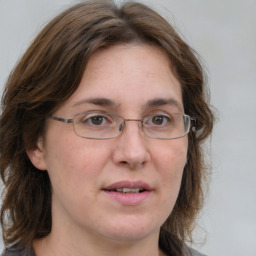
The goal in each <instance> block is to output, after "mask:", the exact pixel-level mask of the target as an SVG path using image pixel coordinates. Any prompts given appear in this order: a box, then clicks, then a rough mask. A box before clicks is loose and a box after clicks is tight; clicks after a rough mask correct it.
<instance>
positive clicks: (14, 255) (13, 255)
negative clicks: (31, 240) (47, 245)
mask: <svg viewBox="0 0 256 256" xmlns="http://www.w3.org/2000/svg"><path fill="white" fill-rule="evenodd" d="M1 256H36V255H35V252H34V250H33V248H31V247H27V248H25V249H20V248H19V247H17V246H13V247H10V248H6V249H5V250H4V251H3V253H2V254H1Z"/></svg>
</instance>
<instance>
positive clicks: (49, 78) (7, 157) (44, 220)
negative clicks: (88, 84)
mask: <svg viewBox="0 0 256 256" xmlns="http://www.w3.org/2000/svg"><path fill="white" fill-rule="evenodd" d="M132 42H141V43H153V44H155V45H157V46H158V47H160V48H161V49H163V50H164V51H165V53H166V54H167V56H168V57H169V59H170V62H171V64H172V66H173V67H174V69H175V73H176V75H177V78H178V79H179V81H180V83H181V86H182V93H183V104H184V109H185V113H186V114H188V115H190V116H193V117H196V119H197V121H196V130H195V131H192V132H190V133H189V135H188V136H189V148H188V162H187V165H186V167H185V169H184V174H183V179H182V184H181V189H180V193H179V196H178V199H177V202H176V204H175V207H174V209H173V211H172V213H171V215H170V216H169V218H168V219H167V221H166V223H165V224H164V225H163V227H162V229H161V233H160V240H159V244H160V247H161V246H162V244H163V243H165V240H166V239H167V238H166V236H165V234H166V231H168V233H169V234H170V235H171V237H172V241H171V242H170V243H169V244H170V248H169V249H170V251H173V255H182V242H184V241H185V240H186V238H188V237H189V238H191V232H192V229H193V226H194V221H195V217H196V215H197V214H198V211H199V210H200V208H201V206H202V202H203V189H202V186H203V185H202V184H203V180H204V176H205V165H204V158H203V149H202V145H201V144H202V142H203V141H204V140H205V139H206V138H207V137H208V136H209V134H210V133H211V131H212V126H213V119H214V118H213V114H212V111H211V110H210V108H209V105H208V104H207V102H206V91H205V88H206V87H205V81H204V75H203V70H202V67H201V65H200V63H199V61H198V57H196V54H195V52H194V51H193V50H192V49H191V48H190V47H189V46H188V45H187V44H186V43H185V42H184V41H183V40H182V39H181V37H180V36H179V35H178V34H177V33H176V32H175V30H174V29H173V27H172V26H171V25H170V24H169V23H168V22H167V21H166V20H164V19H163V18H162V17H161V16H160V15H159V14H157V13H156V12H154V11H153V10H152V9H150V8H149V7H146V6H144V5H142V4H140V3H136V2H128V3H125V4H124V5H122V6H121V7H117V6H116V5H115V4H114V3H113V2H112V1H111V0H109V1H106V0H105V1H104V0H99V1H98V0H97V1H88V2H84V3H80V4H77V5H75V6H73V7H71V8H69V9H68V10H66V11H64V12H63V13H61V14H60V15H59V16H57V17H56V18H55V19H54V20H52V21H51V22H50V23H49V24H48V25H47V26H46V27H45V28H44V29H43V30H42V32H41V33H40V34H39V35H38V36H37V37H36V39H35V40H34V42H33V43H32V45H31V46H30V47H29V49H28V50H27V52H26V53H25V54H24V56H23V58H22V59H21V60H20V61H19V63H18V64H17V66H16V67H15V69H14V70H13V71H12V73H11V74H10V76H9V79H8V81H7V83H6V87H5V91H4V94H3V98H2V114H1V116H0V138H1V141H0V171H1V177H2V180H3V182H4V185H5V189H4V193H3V203H2V208H1V224H2V230H3V238H4V242H5V244H6V245H8V244H13V243H19V244H20V245H21V246H26V245H29V244H31V242H32V241H33V240H34V239H36V238H41V237H44V236H46V235H48V234H49V233H50V232H51V185H50V180H49V177H48V174H47V172H41V171H39V170H37V169H36V168H35V167H34V166H33V165H32V163H31V162H30V160H29V158H28V157H27V154H26V150H27V149H29V148H33V147H35V145H36V142H37V140H38V138H39V136H41V135H43V134H44V125H45V120H46V118H47V117H48V116H49V115H50V114H51V113H52V112H53V111H54V110H56V109H57V108H58V107H59V106H60V105H61V104H62V103H63V102H65V101H66V100H67V99H68V98H69V97H70V96H71V95H72V94H73V93H74V91H75V90H76V89H77V87H78V85H79V83H80V80H81V77H82V75H83V72H84V69H85V67H86V63H87V62H88V59H89V58H90V56H91V55H92V54H93V53H94V52H95V51H97V50H98V49H100V48H104V47H110V46H112V45H116V44H122V43H132ZM179 241H181V242H179Z"/></svg>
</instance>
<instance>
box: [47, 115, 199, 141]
mask: <svg viewBox="0 0 256 256" xmlns="http://www.w3.org/2000/svg"><path fill="white" fill-rule="evenodd" d="M86 113H91V112H81V113H78V114H75V115H74V117H73V119H68V118H61V117H57V116H54V115H51V116H49V118H50V119H52V120H55V121H59V122H63V123H65V124H71V123H72V124H73V129H74V132H75V134H76V135H77V136H78V137H81V138H85V139H91V140H110V139H114V138H117V137H119V136H120V135H121V134H122V132H123V130H124V128H125V123H126V122H127V121H128V122H129V121H137V122H140V123H141V128H142V131H143V133H144V134H145V136H146V137H148V138H151V139H158V140H174V139H179V138H182V137H185V136H186V135H187V134H188V133H189V132H190V131H191V130H193V131H195V129H193V128H194V127H195V124H196V118H195V117H191V116H189V115H187V114H184V113H171V114H180V115H183V117H187V118H189V119H190V122H189V127H188V130H187V132H186V133H185V134H184V135H182V136H178V137H175V138H158V137H150V136H148V135H147V133H146V132H145V130H144V129H143V127H144V126H143V119H144V118H145V117H144V118H143V119H134V118H124V117H122V116H120V115H117V114H115V113H105V115H114V116H117V117H119V118H121V119H123V124H124V125H123V128H122V130H121V131H120V133H119V134H118V135H117V136H115V137H110V138H94V137H86V136H81V135H79V134H77V132H76V129H75V122H74V119H75V117H76V116H79V115H83V114H86ZM192 123H194V125H192Z"/></svg>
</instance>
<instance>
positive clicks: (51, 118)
mask: <svg viewBox="0 0 256 256" xmlns="http://www.w3.org/2000/svg"><path fill="white" fill-rule="evenodd" d="M2 109H3V110H2V114H1V119H0V136H1V142H0V152H1V156H0V157H1V158H0V168H1V177H2V180H3V182H4V185H5V190H4V195H3V203H2V209H1V224H2V230H3V238H4V242H5V244H6V250H5V252H4V253H3V254H2V255H30V256H31V255H37V256H42V255H47V256H51V255H75V256H76V255H77V256H80V255H90V256H92V255H140V256H141V255H147V256H149V255H152V256H155V255H172V256H174V255H179V256H180V255H199V254H197V253H196V252H195V251H193V250H192V249H189V248H188V247H187V246H186V245H185V241H186V240H187V239H189V238H191V236H192V230H193V227H194V221H195V218H196V216H197V214H198V212H199V210H200V208H201V206H202V201H203V194H202V186H203V180H204V178H205V175H204V171H205V165H204V161H203V152H202V148H201V144H202V142H203V141H204V140H205V139H206V138H207V137H208V136H209V135H210V133H211V130H212V126H213V114H212V112H211V110H210V108H209V106H208V104H207V102H206V99H205V84H204V76H203V72H202V68H201V66H200V63H199V61H198V59H197V58H196V56H195V53H194V52H193V50H192V49H191V48H190V47H189V46H188V45H187V44H186V43H185V42H183V40H182V39H181V38H180V37H179V36H178V35H177V33H176V32H175V30H174V29H173V28H172V27H171V25H170V24H168V23H167V22H166V21H165V20H164V19H163V18H162V17H160V16H159V15H158V14H157V13H155V12H154V11H153V10H151V9H150V8H148V7H146V6H144V5H142V4H139V3H135V2H131V3H126V4H124V5H123V6H121V7H117V6H115V4H114V3H113V2H112V1H89V2H84V3H81V4H78V5H75V6H73V7H71V8H70V9H68V10H66V11H65V12H63V13H61V14H60V15H59V16H57V17H56V18H55V19H54V20H53V21H51V22H50V23H49V24H48V25H47V26H46V27H45V28H44V29H43V31H42V32H41V33H40V34H39V35H38V36H37V38H36V39H35V40H34V42H33V43H32V45H31V46H30V47H29V49H28V50H27V52H26V53H25V55H24V56H23V58H22V59H21V60H20V61H19V63H18V65H17V66H16V67H15V69H14V71H13V72H12V73H11V75H10V77H9V79H8V81H7V83H6V88H5V92H4V95H3V99H2Z"/></svg>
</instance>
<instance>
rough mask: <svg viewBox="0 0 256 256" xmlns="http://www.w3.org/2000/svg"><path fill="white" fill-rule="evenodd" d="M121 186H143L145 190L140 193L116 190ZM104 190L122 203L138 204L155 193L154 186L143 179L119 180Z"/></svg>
mask: <svg viewBox="0 0 256 256" xmlns="http://www.w3.org/2000/svg"><path fill="white" fill-rule="evenodd" d="M120 188H141V189H143V192H140V193H122V192H117V191H114V190H115V189H120ZM102 191H103V192H104V193H105V194H106V195H107V196H109V197H110V198H111V199H113V200H115V201H116V202H118V203H119V204H121V205H127V206H136V205H140V204H142V203H143V202H144V201H146V200H147V199H148V198H149V197H150V196H151V195H152V193H153V188H152V187H151V186H150V185H149V184H147V183H145V182H143V181H127V180H124V181H119V182H115V183H113V184H111V185H109V186H107V187H104V188H103V189H102Z"/></svg>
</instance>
